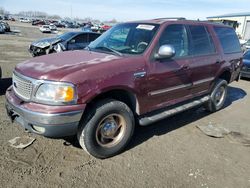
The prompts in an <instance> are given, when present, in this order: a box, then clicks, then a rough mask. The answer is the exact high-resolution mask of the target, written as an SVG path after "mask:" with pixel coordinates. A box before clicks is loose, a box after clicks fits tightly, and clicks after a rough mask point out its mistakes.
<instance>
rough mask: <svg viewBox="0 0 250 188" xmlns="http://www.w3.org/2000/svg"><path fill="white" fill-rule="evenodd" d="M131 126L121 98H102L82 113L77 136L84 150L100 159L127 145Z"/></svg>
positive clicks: (132, 117)
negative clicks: (117, 99)
mask: <svg viewBox="0 0 250 188" xmlns="http://www.w3.org/2000/svg"><path fill="white" fill-rule="evenodd" d="M118 127H119V128H118ZM134 127H135V121H134V115H133V112H132V111H131V110H130V108H129V107H128V106H127V105H126V104H125V103H123V102H120V101H116V100H112V99H106V100H103V101H100V102H97V103H96V104H95V105H94V106H93V107H91V110H90V112H88V113H87V114H85V116H84V118H83V121H82V122H81V123H80V129H79V131H78V134H77V138H78V141H79V144H80V146H81V147H82V148H83V149H84V150H85V151H87V153H89V154H90V155H92V156H94V157H96V158H100V159H104V158H108V157H112V156H114V155H117V154H119V153H120V152H121V151H122V150H123V149H124V148H125V147H126V146H127V144H128V143H129V141H130V140H131V138H132V136H133V133H134Z"/></svg>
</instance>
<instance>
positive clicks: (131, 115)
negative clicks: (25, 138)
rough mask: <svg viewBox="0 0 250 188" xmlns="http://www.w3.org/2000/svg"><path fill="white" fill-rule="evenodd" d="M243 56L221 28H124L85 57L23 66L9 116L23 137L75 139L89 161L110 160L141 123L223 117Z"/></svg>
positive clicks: (167, 23) (191, 24) (166, 23)
mask: <svg viewBox="0 0 250 188" xmlns="http://www.w3.org/2000/svg"><path fill="white" fill-rule="evenodd" d="M76 41H77V39H76V38H74V39H73V38H72V39H71V40H69V42H68V43H67V44H68V45H70V44H75V43H76ZM242 55H243V54H242V52H241V46H240V43H239V40H238V38H237V35H236V33H235V30H234V29H233V28H231V27H228V26H224V25H221V24H213V23H209V22H201V21H189V20H183V18H182V19H170V20H169V19H167V18H166V19H164V18H162V19H155V20H148V21H137V22H128V23H122V24H118V25H116V26H114V27H112V28H111V29H109V30H108V31H107V32H105V33H104V34H103V35H101V36H100V37H99V38H97V39H96V40H95V41H93V42H92V43H91V44H90V45H89V46H88V48H86V50H81V51H80V50H77V51H71V52H65V53H58V54H50V55H47V56H41V57H37V58H33V59H30V60H27V61H25V62H23V63H21V64H18V65H17V66H16V67H15V69H14V72H13V86H11V87H10V88H9V89H8V90H7V92H6V110H7V114H8V115H9V117H10V118H11V120H12V121H15V122H17V123H19V124H20V125H22V126H23V127H24V128H25V130H29V131H30V132H33V133H36V134H40V135H44V136H47V137H62V136H69V135H77V138H78V141H79V144H80V145H81V147H82V148H83V149H85V150H86V151H87V152H88V153H89V154H91V155H93V156H95V157H97V158H107V157H111V156H114V155H116V154H118V153H120V152H121V151H122V150H124V149H125V147H126V146H127V144H128V143H129V141H130V140H131V138H132V135H133V133H134V129H135V125H136V122H138V124H139V125H142V126H146V125H150V124H152V123H154V122H156V121H159V120H162V119H164V118H166V117H169V116H171V115H174V114H177V113H180V112H182V111H184V110H190V109H191V108H193V107H195V106H199V105H204V107H205V108H206V110H208V111H210V112H216V111H218V110H220V109H222V108H223V106H224V104H225V100H226V97H227V88H228V84H230V83H231V82H233V81H235V80H238V78H239V73H240V70H241V67H242Z"/></svg>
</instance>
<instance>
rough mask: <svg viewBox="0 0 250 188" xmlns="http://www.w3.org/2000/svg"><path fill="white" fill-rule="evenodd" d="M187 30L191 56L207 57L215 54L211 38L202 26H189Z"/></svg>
mask: <svg viewBox="0 0 250 188" xmlns="http://www.w3.org/2000/svg"><path fill="white" fill-rule="evenodd" d="M189 29H190V34H191V38H192V54H193V55H208V54H212V53H215V47H214V44H213V41H212V39H211V36H210V35H209V34H208V32H207V30H206V28H205V27H204V26H194V25H192V26H191V25H190V26H189Z"/></svg>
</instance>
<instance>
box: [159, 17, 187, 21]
mask: <svg viewBox="0 0 250 188" xmlns="http://www.w3.org/2000/svg"><path fill="white" fill-rule="evenodd" d="M154 20H186V18H184V17H166V18H156V19H154Z"/></svg>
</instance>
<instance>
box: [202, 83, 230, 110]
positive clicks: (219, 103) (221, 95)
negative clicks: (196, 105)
mask: <svg viewBox="0 0 250 188" xmlns="http://www.w3.org/2000/svg"><path fill="white" fill-rule="evenodd" d="M226 97H227V81H226V80H223V79H218V81H217V82H216V84H215V86H214V89H213V91H212V93H211V96H210V100H209V101H208V102H207V103H206V105H205V108H206V110H208V111H210V112H216V111H218V110H220V109H221V108H222V107H223V106H224V104H225V101H226Z"/></svg>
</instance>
